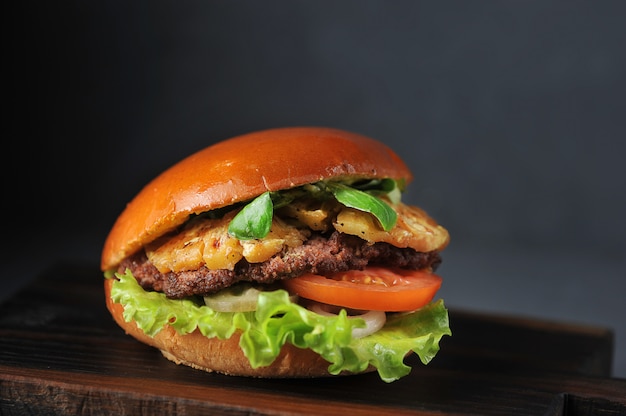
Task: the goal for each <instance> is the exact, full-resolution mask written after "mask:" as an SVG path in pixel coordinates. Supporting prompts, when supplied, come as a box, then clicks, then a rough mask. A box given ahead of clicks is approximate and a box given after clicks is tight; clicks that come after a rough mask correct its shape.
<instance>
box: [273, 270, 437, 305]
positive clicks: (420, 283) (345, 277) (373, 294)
mask: <svg viewBox="0 0 626 416" xmlns="http://www.w3.org/2000/svg"><path fill="white" fill-rule="evenodd" d="M441 281H442V279H441V277H439V276H437V275H435V274H432V273H429V272H426V271H421V270H404V269H398V268H383V267H367V268H365V269H364V270H350V271H347V272H338V273H335V274H333V275H330V276H320V275H316V274H306V275H303V276H300V277H296V278H294V279H288V280H285V281H284V285H285V287H286V288H287V290H289V291H290V292H292V293H295V294H297V295H298V296H301V297H303V298H306V299H311V300H315V301H318V302H323V303H328V304H330V305H337V306H343V307H346V308H352V309H362V310H374V311H387V312H400V311H412V310H415V309H419V308H421V307H422V306H424V305H426V304H427V303H429V302H430V301H431V300H432V299H433V297H434V296H435V293H437V291H438V290H439V288H440V287H441Z"/></svg>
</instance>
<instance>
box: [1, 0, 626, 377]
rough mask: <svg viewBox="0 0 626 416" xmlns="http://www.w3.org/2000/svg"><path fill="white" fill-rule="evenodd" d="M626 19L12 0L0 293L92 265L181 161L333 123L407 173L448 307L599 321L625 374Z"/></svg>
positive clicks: (625, 5)
mask: <svg viewBox="0 0 626 416" xmlns="http://www.w3.org/2000/svg"><path fill="white" fill-rule="evenodd" d="M624 16H626V2H623V1H597V2H582V1H562V2H554V1H545V0H542V1H524V2H518V1H503V2H496V1H476V2H468V1H441V2H421V1H387V2H383V1H338V2H336V1H308V2H304V1H263V2H253V1H211V2H184V3H180V2H163V1H157V2H143V3H142V2H130V3H129V4H125V3H118V2H84V3H83V2H41V1H40V2H30V3H28V4H20V5H19V6H18V5H11V6H9V9H8V12H7V13H6V14H5V15H4V17H3V19H4V20H5V22H4V23H5V25H4V26H3V27H5V28H8V29H7V30H8V36H5V37H4V38H5V41H4V43H5V49H6V51H7V56H8V58H9V59H8V60H7V61H8V63H7V64H5V69H6V70H7V76H5V86H6V90H7V91H8V92H9V94H8V95H6V96H8V97H9V100H7V104H8V105H9V107H10V109H9V110H8V111H6V112H5V113H4V114H5V117H6V122H5V123H3V128H4V129H6V132H5V135H4V136H5V137H10V138H11V143H12V144H13V145H12V149H10V148H8V147H7V148H5V149H4V151H3V155H4V159H5V160H4V163H3V168H2V169H3V177H4V196H3V202H4V203H3V214H4V216H5V222H6V224H7V225H6V226H5V231H4V232H3V236H4V240H5V244H4V245H5V247H6V246H8V247H9V248H8V250H7V249H5V251H3V263H5V264H4V266H5V267H3V272H2V276H1V278H2V293H1V296H2V298H6V297H9V296H10V295H11V294H12V293H14V291H15V290H17V289H18V288H19V287H21V286H22V285H24V284H26V283H27V282H28V281H30V279H32V278H33V277H34V276H36V275H37V274H39V273H41V271H42V270H44V269H45V268H46V267H49V266H50V265H51V264H54V263H57V262H60V261H68V262H84V263H87V264H93V267H94V268H95V269H97V267H98V262H99V255H100V249H101V246H102V243H103V241H104V238H105V237H106V234H107V232H108V230H109V228H110V227H111V225H112V223H113V221H114V220H115V217H116V216H117V215H118V214H119V212H120V211H121V210H122V209H123V207H124V205H125V203H126V202H127V201H128V200H130V198H132V196H133V195H134V194H135V193H136V192H137V191H138V190H139V189H140V188H141V186H142V185H143V184H145V183H146V182H147V181H148V180H149V179H151V178H152V177H154V176H155V175H156V174H158V173H159V172H160V171H161V170H163V169H165V168H166V167H168V166H169V165H171V164H172V163H174V162H176V161H178V160H179V159H181V158H182V157H184V156H186V155H188V154H189V153H191V152H193V151H195V150H199V149H200V148H203V147H205V146H206V145H209V144H211V143H213V142H215V141H218V140H221V139H225V138H228V137H231V136H234V135H237V134H241V133H245V132H249V131H252V130H258V129H263V128H269V127H278V126H288V125H324V126H332V127H338V128H343V129H347V130H352V131H355V132H359V133H362V134H365V135H369V136H371V137H374V138H377V139H379V140H382V141H384V142H386V143H387V144H389V145H390V146H391V147H392V148H394V149H395V150H396V151H397V152H398V153H399V154H401V155H402V157H403V158H404V159H405V160H406V161H407V163H408V164H409V166H410V167H411V169H412V170H413V172H414V174H415V180H414V182H413V183H412V184H411V186H410V188H409V189H410V190H409V192H408V193H407V194H406V196H405V201H407V202H409V203H412V204H417V205H420V206H422V207H424V208H426V209H427V210H428V211H429V212H430V213H431V214H432V215H433V216H434V217H435V218H437V219H438V220H439V221H440V222H441V223H442V224H443V225H445V226H446V227H447V228H448V229H449V230H450V232H451V235H452V243H451V245H450V246H449V248H448V249H447V250H446V251H445V253H444V263H443V265H442V267H441V268H440V270H439V271H440V273H441V274H442V275H443V276H444V277H445V281H444V286H443V288H442V290H441V292H440V296H441V297H442V298H444V299H445V300H446V303H447V305H448V306H449V307H453V308H460V309H470V310H475V311H484V312H490V313H491V312H493V313H498V314H504V315H516V316H525V317H536V318H542V319H548V320H556V321H563V322H568V323H576V324H584V325H587V324H590V325H600V326H604V327H609V328H612V329H613V330H615V331H616V359H615V366H614V374H615V375H616V376H619V377H626V353H625V352H624V351H626V324H625V322H624V317H625V316H626V306H625V302H624V297H625V296H624V293H625V291H626V281H625V277H626V273H625V269H626V268H625V266H626V260H625V253H626V226H625V224H626V220H625V219H624V213H625V212H626V196H625V191H624V190H625V189H626V186H625V185H626V184H625V179H626V169H625V168H624V166H623V159H624V153H625V151H626V145H625V144H624V143H625V141H626V140H625V138H626V122H625V121H624V108H626V106H625V105H624V100H625V92H626V53H625V50H626V49H625V46H624V45H626V42H625V41H626V29H625V27H624V23H623V22H624ZM6 133H9V135H8V136H7V135H6ZM9 162H10V163H11V165H12V166H9Z"/></svg>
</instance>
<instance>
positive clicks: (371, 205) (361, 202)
mask: <svg viewBox="0 0 626 416" xmlns="http://www.w3.org/2000/svg"><path fill="white" fill-rule="evenodd" d="M328 188H329V189H330V191H331V192H332V193H333V195H334V196H335V198H337V201H339V202H341V203H342V204H343V205H345V206H347V207H349V208H354V209H358V210H360V211H365V212H369V213H370V214H372V215H373V216H374V217H376V219H377V220H378V221H379V222H380V225H381V226H382V227H383V230H385V231H389V230H391V229H392V228H393V227H394V226H395V225H396V221H397V219H398V215H397V214H396V211H394V210H393V208H391V207H390V206H389V205H388V204H387V203H386V202H385V201H383V200H382V199H380V198H377V197H376V196H374V195H370V194H369V193H367V192H364V191H360V190H358V189H354V188H351V187H349V186H347V185H344V184H340V183H329V184H328Z"/></svg>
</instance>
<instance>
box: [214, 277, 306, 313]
mask: <svg viewBox="0 0 626 416" xmlns="http://www.w3.org/2000/svg"><path fill="white" fill-rule="evenodd" d="M261 292H262V290H259V289H257V288H255V287H253V286H252V285H248V284H245V283H241V284H239V287H237V286H231V287H230V288H226V289H223V290H222V291H220V292H217V293H214V294H212V295H209V296H205V297H204V304H205V305H206V306H208V307H209V308H211V309H213V310H214V311H216V312H250V311H254V310H256V307H257V303H258V301H259V294H260V293H261ZM289 300H290V301H291V302H293V303H296V301H297V296H295V295H291V296H289Z"/></svg>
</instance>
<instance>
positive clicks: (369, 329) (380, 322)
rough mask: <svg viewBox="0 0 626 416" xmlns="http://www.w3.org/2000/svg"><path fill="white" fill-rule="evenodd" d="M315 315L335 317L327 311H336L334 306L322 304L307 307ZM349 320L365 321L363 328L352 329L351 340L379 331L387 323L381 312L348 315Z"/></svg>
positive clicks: (383, 313) (385, 316) (384, 315)
mask: <svg viewBox="0 0 626 416" xmlns="http://www.w3.org/2000/svg"><path fill="white" fill-rule="evenodd" d="M309 309H310V310H312V311H313V312H315V313H318V314H320V315H324V316H335V315H337V314H336V313H333V312H331V311H330V310H329V309H335V310H338V308H337V307H336V306H332V305H326V304H323V303H317V302H316V303H314V304H313V305H311V306H310V307H309ZM348 318H349V319H354V318H361V319H363V320H364V321H365V328H353V329H352V338H355V339H357V338H363V337H366V336H368V335H370V334H373V333H374V332H376V331H378V330H379V329H381V328H382V327H383V326H385V322H387V315H386V314H385V312H383V311H362V313H359V314H358V315H348Z"/></svg>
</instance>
